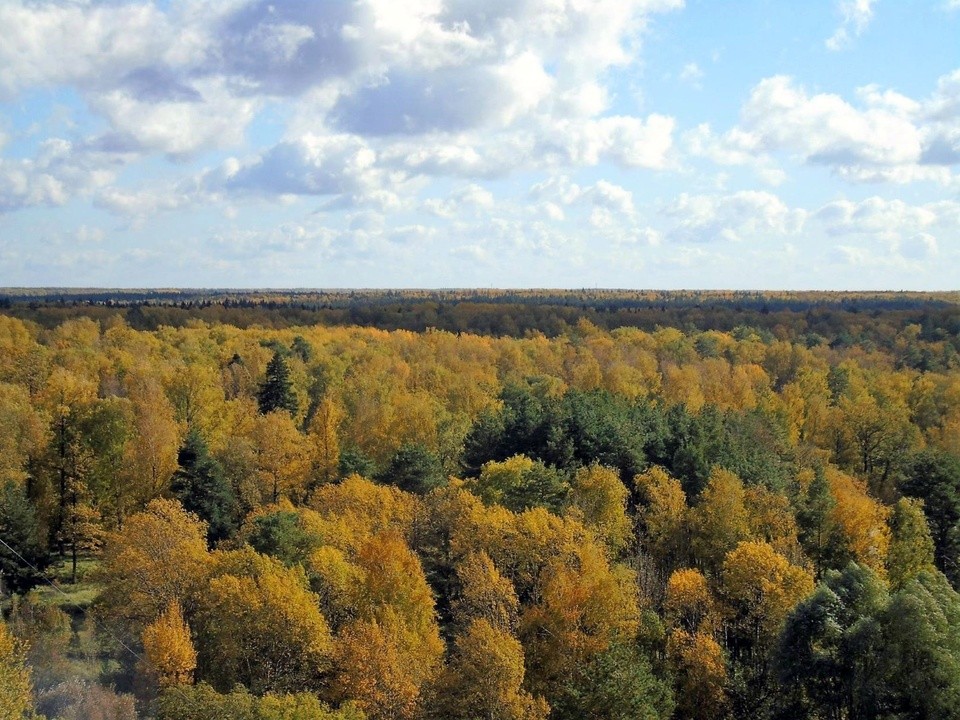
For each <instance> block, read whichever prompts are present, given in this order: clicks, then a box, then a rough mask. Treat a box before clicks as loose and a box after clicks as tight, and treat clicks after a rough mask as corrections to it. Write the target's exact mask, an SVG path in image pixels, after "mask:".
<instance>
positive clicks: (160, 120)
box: [92, 81, 258, 156]
mask: <svg viewBox="0 0 960 720" xmlns="http://www.w3.org/2000/svg"><path fill="white" fill-rule="evenodd" d="M191 89H192V90H193V91H194V92H195V93H196V96H195V97H186V98H183V99H176V100H158V101H152V100H143V99H141V98H138V97H137V96H136V95H134V94H132V93H130V92H128V91H126V90H120V89H117V90H111V91H109V92H106V93H98V94H96V95H94V96H93V98H92V105H93V107H94V108H95V109H96V110H98V111H99V112H100V113H101V114H103V116H104V117H106V118H107V119H108V120H109V122H110V124H111V126H112V127H113V128H114V130H115V131H116V132H117V133H120V134H121V135H123V136H125V137H128V138H132V139H133V140H134V141H135V142H136V143H137V144H138V146H139V147H140V148H141V149H143V150H145V151H153V152H161V153H165V154H167V155H171V156H185V155H191V154H193V153H196V152H198V151H200V150H205V149H209V148H230V147H234V146H236V145H239V144H240V143H241V142H242V141H243V134H244V130H245V129H246V127H247V125H248V124H249V123H250V121H251V120H252V119H253V117H254V114H255V113H256V110H257V107H258V103H257V102H256V101H254V100H251V99H249V98H245V97H235V96H233V95H232V94H231V93H230V92H228V91H227V90H226V88H225V87H224V85H223V83H222V82H219V81H201V82H198V83H197V87H196V88H191Z"/></svg>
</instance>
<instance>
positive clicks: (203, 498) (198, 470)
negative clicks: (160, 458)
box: [170, 428, 239, 546]
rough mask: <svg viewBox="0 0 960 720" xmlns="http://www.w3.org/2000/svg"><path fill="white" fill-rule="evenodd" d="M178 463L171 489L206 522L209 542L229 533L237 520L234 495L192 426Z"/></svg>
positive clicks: (228, 535) (221, 471)
mask: <svg viewBox="0 0 960 720" xmlns="http://www.w3.org/2000/svg"><path fill="white" fill-rule="evenodd" d="M177 463H178V464H179V465H180V468H179V469H178V470H177V472H176V474H174V476H173V481H172V483H171V485H170V490H171V492H173V495H174V497H176V498H177V499H178V500H179V501H180V503H181V504H182V505H183V507H184V508H185V509H186V510H188V511H189V512H192V513H194V514H196V515H197V516H198V517H200V518H201V519H202V520H204V521H206V523H207V541H208V542H209V543H210V545H211V546H212V545H214V544H216V543H217V542H219V541H220V540H224V539H226V538H228V537H230V536H232V535H233V533H234V532H235V531H236V529H237V523H238V515H239V507H238V505H237V498H236V496H235V495H234V492H233V488H232V487H231V486H230V483H229V482H228V481H227V478H226V475H225V473H224V471H223V468H222V467H221V465H220V463H219V462H217V460H216V458H214V457H213V456H212V455H210V452H209V450H208V448H207V444H206V443H205V442H204V440H203V437H202V436H201V435H200V433H199V432H197V430H196V429H195V428H191V429H190V431H189V432H188V433H187V437H186V438H184V441H183V446H182V447H181V448H180V452H179V453H178V455H177Z"/></svg>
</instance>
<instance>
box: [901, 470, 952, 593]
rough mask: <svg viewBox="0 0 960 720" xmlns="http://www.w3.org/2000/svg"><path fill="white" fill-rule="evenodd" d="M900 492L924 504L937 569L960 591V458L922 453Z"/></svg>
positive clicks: (908, 472)
mask: <svg viewBox="0 0 960 720" xmlns="http://www.w3.org/2000/svg"><path fill="white" fill-rule="evenodd" d="M900 488H901V490H902V491H903V492H904V493H905V494H906V495H909V496H911V497H915V498H920V499H921V500H923V512H924V515H926V517H927V522H928V524H929V526H930V534H931V535H932V536H933V543H934V548H935V553H934V557H935V560H936V563H937V567H938V568H939V569H940V570H941V572H943V573H944V574H945V575H946V576H947V578H948V579H949V580H950V582H951V583H952V584H953V586H954V587H960V458H957V457H955V456H952V455H949V454H947V453H944V452H936V451H927V452H922V453H919V454H918V455H916V456H915V457H914V458H913V461H912V462H911V463H910V465H909V467H908V469H907V471H906V479H905V480H904V482H903V483H902V484H901V486H900Z"/></svg>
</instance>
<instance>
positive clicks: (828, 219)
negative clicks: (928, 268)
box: [813, 196, 960, 260]
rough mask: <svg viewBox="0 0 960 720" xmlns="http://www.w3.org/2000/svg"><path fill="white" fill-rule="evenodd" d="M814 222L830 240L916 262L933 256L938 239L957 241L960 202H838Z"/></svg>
mask: <svg viewBox="0 0 960 720" xmlns="http://www.w3.org/2000/svg"><path fill="white" fill-rule="evenodd" d="M813 219H814V220H815V221H816V223H817V224H818V225H819V226H820V227H821V228H822V229H823V230H824V231H825V232H826V233H827V235H829V236H831V237H834V238H843V239H844V240H845V241H846V242H850V241H852V240H861V241H864V242H866V243H868V246H873V247H883V248H885V249H886V251H887V252H888V254H899V255H900V256H902V257H905V258H910V259H915V260H916V259H926V258H929V257H932V256H934V255H936V254H937V253H938V252H939V246H940V243H941V240H942V241H945V242H949V243H951V244H954V243H956V242H958V241H960V203H958V202H955V201H950V200H947V201H940V202H935V203H926V204H924V205H911V204H909V203H906V202H904V201H902V200H887V199H884V198H880V197H876V196H874V197H870V198H867V199H865V200H862V201H860V202H852V201H849V200H837V201H834V202H831V203H827V204H826V205H824V206H823V207H821V208H820V209H819V210H818V211H817V212H816V213H815V214H814V215H813Z"/></svg>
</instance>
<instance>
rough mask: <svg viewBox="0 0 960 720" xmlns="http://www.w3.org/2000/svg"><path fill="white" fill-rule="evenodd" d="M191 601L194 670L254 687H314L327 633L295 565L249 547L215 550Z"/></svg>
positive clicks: (325, 656) (223, 682) (323, 666)
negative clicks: (207, 575) (195, 656)
mask: <svg viewBox="0 0 960 720" xmlns="http://www.w3.org/2000/svg"><path fill="white" fill-rule="evenodd" d="M196 603H197V610H196V613H195V617H196V623H195V630H196V633H197V648H198V651H199V659H200V663H199V666H200V673H201V675H202V677H203V678H204V679H205V680H208V681H210V682H211V684H213V685H214V686H215V687H217V688H218V689H220V690H222V691H227V690H229V689H231V688H232V687H233V686H234V685H235V684H236V683H242V684H244V685H246V686H247V687H248V688H250V689H251V690H252V691H253V692H256V693H263V692H267V691H279V692H302V691H305V690H311V689H316V688H318V687H319V685H320V682H321V679H322V676H323V673H324V672H325V671H326V670H327V669H328V668H329V666H330V659H331V655H332V651H333V646H332V638H331V635H330V628H329V626H328V625H327V622H326V620H325V619H324V617H323V615H321V614H320V610H319V607H318V605H317V598H316V596H315V595H314V594H313V593H312V592H310V590H309V588H308V583H307V578H306V575H305V574H304V572H303V569H302V568H301V567H300V566H295V567H293V568H286V567H284V566H283V564H282V563H280V562H279V561H278V560H275V559H273V558H269V557H266V556H263V555H259V554H257V553H256V552H254V551H253V550H252V549H250V548H249V547H247V548H244V549H243V550H235V551H228V552H224V551H219V552H216V553H214V554H213V561H212V567H211V577H210V579H209V581H208V582H207V584H206V587H205V588H204V589H203V591H202V592H201V593H199V594H198V597H197V601H196Z"/></svg>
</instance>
